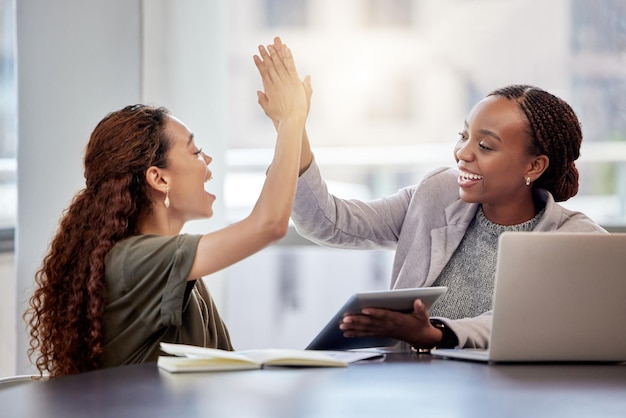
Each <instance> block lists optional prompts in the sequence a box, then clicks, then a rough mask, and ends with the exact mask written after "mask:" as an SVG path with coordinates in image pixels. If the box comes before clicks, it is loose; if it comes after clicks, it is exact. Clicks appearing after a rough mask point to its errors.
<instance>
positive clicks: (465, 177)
mask: <svg viewBox="0 0 626 418" xmlns="http://www.w3.org/2000/svg"><path fill="white" fill-rule="evenodd" d="M459 176H460V177H461V178H462V179H463V180H466V181H468V180H481V179H482V178H483V176H480V175H478V174H473V173H468V172H466V171H459Z"/></svg>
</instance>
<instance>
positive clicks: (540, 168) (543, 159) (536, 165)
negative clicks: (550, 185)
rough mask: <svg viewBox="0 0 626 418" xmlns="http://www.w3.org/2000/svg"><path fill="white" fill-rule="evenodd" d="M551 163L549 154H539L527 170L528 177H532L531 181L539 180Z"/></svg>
mask: <svg viewBox="0 0 626 418" xmlns="http://www.w3.org/2000/svg"><path fill="white" fill-rule="evenodd" d="M549 165H550V159H549V158H548V156H547V155H538V156H536V157H534V158H533V160H532V161H531V162H530V164H529V167H528V170H527V171H526V177H530V180H531V181H533V182H534V181H535V180H537V179H538V178H539V177H541V175H542V174H543V172H544V171H546V170H547V169H548V166H549Z"/></svg>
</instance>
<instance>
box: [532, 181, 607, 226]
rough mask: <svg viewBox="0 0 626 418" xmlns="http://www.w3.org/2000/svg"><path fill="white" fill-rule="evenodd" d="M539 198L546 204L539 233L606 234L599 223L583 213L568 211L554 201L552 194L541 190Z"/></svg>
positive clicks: (538, 193)
mask: <svg viewBox="0 0 626 418" xmlns="http://www.w3.org/2000/svg"><path fill="white" fill-rule="evenodd" d="M536 194H537V196H538V197H539V198H540V200H541V201H543V202H544V203H545V207H546V210H545V213H544V216H543V217H542V219H541V221H540V222H539V224H538V225H537V227H536V228H535V230H537V231H559V232H606V230H605V229H604V228H602V227H601V226H600V225H599V224H598V223H596V222H595V221H594V220H593V219H591V218H590V217H589V216H587V215H586V214H584V213H583V212H580V211H576V210H572V209H567V208H566V207H564V206H562V205H561V204H559V203H556V202H555V201H554V198H553V197H552V194H550V192H548V191H546V190H543V189H539V190H537V191H536Z"/></svg>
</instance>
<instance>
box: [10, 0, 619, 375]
mask: <svg viewBox="0 0 626 418" xmlns="http://www.w3.org/2000/svg"><path fill="white" fill-rule="evenodd" d="M0 25H1V26H0V36H1V42H0V48H1V49H0V82H1V84H2V86H1V88H0V96H1V102H0V106H1V107H0V199H1V200H0V238H1V239H0V245H1V246H0V249H1V252H0V299H1V300H0V302H1V303H0V336H2V338H0V376H3V375H8V374H13V373H14V372H15V371H23V370H24V369H27V368H28V366H27V361H26V358H25V354H24V351H25V348H26V337H25V334H24V325H23V323H22V321H21V318H20V316H21V313H22V312H23V310H24V309H25V300H26V299H27V297H28V294H29V292H30V291H32V276H33V274H34V272H35V270H36V269H37V268H38V267H39V263H40V262H41V258H42V257H43V254H44V253H45V250H46V248H47V243H48V241H49V239H50V237H51V236H52V234H53V233H54V231H55V229H56V223H57V221H58V218H59V216H60V215H61V211H62V210H63V209H64V208H65V207H66V206H67V204H68V203H69V200H70V199H71V196H72V195H73V194H74V193H75V192H76V191H77V190H78V189H80V188H81V187H82V185H83V183H82V161H81V158H82V152H83V150H84V146H85V144H86V141H87V139H88V135H89V133H90V132H91V130H92V129H93V127H95V124H96V123H97V122H98V121H99V120H100V119H101V118H102V116H104V114H106V113H107V112H109V111H111V110H113V109H116V108H119V107H122V106H123V105H125V104H128V103H132V102H147V103H153V104H158V105H164V106H166V107H169V108H170V109H171V110H172V111H173V113H175V114H176V115H177V116H179V117H180V118H181V119H183V120H184V121H185V122H186V123H187V124H188V125H189V126H190V129H191V130H192V131H195V133H196V137H197V138H199V140H198V142H199V144H200V145H201V146H202V147H203V149H204V150H205V151H206V152H207V153H208V154H210V155H212V156H213V158H214V163H213V165H212V168H213V172H214V177H215V180H214V181H213V182H212V183H210V184H209V186H208V187H209V188H211V189H212V190H211V191H212V192H216V193H217V194H218V202H217V207H216V216H215V218H214V219H212V220H210V221H203V222H195V223H192V224H190V225H189V227H188V229H187V230H188V231H189V232H202V231H206V230H208V229H213V228H218V227H220V226H222V225H224V224H226V223H228V222H231V221H234V220H238V219H240V218H242V217H244V216H246V215H247V214H248V213H249V211H250V209H251V207H252V205H253V204H254V201H255V200H256V197H257V196H258V193H259V191H260V188H261V184H262V182H263V179H264V173H265V170H266V168H267V165H268V164H269V161H270V159H271V154H272V149H273V139H274V131H273V127H272V125H271V123H270V122H269V121H268V120H267V118H266V117H265V115H264V114H263V112H262V111H261V110H260V108H259V107H258V104H257V103H256V90H258V89H260V88H261V86H260V81H259V76H258V73H257V70H256V68H255V67H254V65H253V62H252V55H253V54H255V53H257V50H256V46H257V45H258V44H259V43H269V42H271V40H272V38H273V37H274V36H276V35H279V36H281V37H282V38H283V40H284V41H285V42H287V43H288V45H289V46H290V47H291V48H292V50H293V52H294V55H295V57H296V62H297V64H298V67H299V70H300V73H301V74H302V75H305V74H310V75H311V76H312V82H313V89H314V94H313V100H312V110H311V113H310V116H309V121H308V131H309V135H310V137H311V141H312V145H313V147H314V152H315V155H316V158H317V160H318V162H319V164H320V165H321V168H322V171H323V173H324V175H325V177H326V179H327V181H328V182H329V187H330V189H331V191H333V192H335V193H336V194H338V195H340V196H342V197H355V198H361V199H368V198H374V197H379V196H381V195H384V194H388V193H393V192H395V191H396V190H397V189H398V188H400V187H403V186H406V185H409V184H413V183H416V182H418V181H419V180H420V178H421V177H422V176H423V175H424V173H425V172H427V171H428V170H430V169H432V168H434V167H437V166H441V165H451V164H453V162H454V161H453V158H452V147H453V145H454V143H455V141H456V139H457V132H458V131H459V130H460V128H461V127H462V123H463V120H464V118H465V116H466V114H467V112H468V111H469V109H470V108H471V106H472V105H473V104H474V103H475V102H477V101H478V100H480V99H481V98H482V97H484V96H485V95H486V94H488V93H489V92H490V91H491V90H493V89H495V88H498V87H502V86H504V85H507V84H513V83H523V84H534V85H537V86H540V87H542V88H544V89H546V90H548V91H551V92H553V93H555V94H557V95H559V96H561V97H562V98H564V99H565V100H566V101H568V102H569V103H570V104H571V105H572V107H573V108H574V110H575V111H576V112H577V114H578V116H579V118H580V120H581V121H582V124H583V131H584V138H585V139H584V142H583V147H582V156H581V158H580V159H579V163H578V167H579V170H580V173H581V185H580V191H579V195H578V196H576V197H575V198H572V199H571V200H570V201H568V202H565V203H564V205H565V206H567V207H570V208H572V209H578V210H582V211H584V212H586V213H587V214H588V215H590V216H591V217H592V218H594V219H595V220H596V221H598V222H600V223H601V224H603V225H605V226H607V227H609V228H612V229H614V230H620V229H621V228H623V227H624V225H626V1H623V0H597V1H593V2H590V1H586V0H551V1H543V0H342V1H333V0H211V1H210V2H209V1H203V0H195V1H194V0H183V1H173V0H134V1H128V0H107V1H103V0H90V1H80V0H52V1H50V0H17V1H16V0H0ZM18 63H19V65H18ZM18 150H19V152H18ZM392 257H393V254H392V253H391V252H385V251H368V252H359V251H346V250H334V249H324V248H321V247H317V246H314V245H311V244H310V243H308V241H306V240H304V239H302V238H300V237H298V236H297V234H295V232H293V231H291V232H290V234H289V236H288V237H287V238H285V239H284V240H283V241H281V242H280V243H279V244H278V245H275V246H273V247H270V248H268V249H266V250H264V251H262V252H261V253H259V254H257V255H254V256H252V257H250V258H249V259H247V260H245V261H243V262H242V263H239V264H237V265H235V266H233V267H231V268H228V269H227V270H225V271H223V272H221V273H219V274H216V275H215V276H214V277H208V278H206V281H207V283H208V285H209V287H210V288H211V290H212V291H213V293H214V296H215V298H216V301H217V303H218V305H219V306H220V309H221V311H222V312H223V315H224V318H225V320H226V322H227V324H228V326H229V328H230V330H231V334H232V337H233V342H234V343H235V346H236V348H238V349H245V348H257V347H293V348H303V347H304V346H306V344H307V343H308V342H309V341H310V339H311V338H313V336H314V335H315V334H316V333H317V331H319V329H320V328H321V327H322V326H323V325H324V323H325V322H326V321H327V320H328V319H329V318H330V316H331V315H332V314H333V313H334V312H335V311H336V310H337V309H338V308H339V307H340V306H341V304H342V303H343V302H344V301H345V299H346V298H347V297H348V296H349V295H350V294H351V293H353V292H355V291H363V290H373V289H384V288H386V287H387V286H388V281H389V274H390V265H391V260H392Z"/></svg>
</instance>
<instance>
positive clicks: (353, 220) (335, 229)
mask: <svg viewBox="0 0 626 418" xmlns="http://www.w3.org/2000/svg"><path fill="white" fill-rule="evenodd" d="M410 190H411V189H410V188H407V189H402V190H400V191H399V192H398V193H396V194H393V195H390V196H387V197H384V198H382V199H377V200H372V201H368V202H363V201H359V200H345V199H340V198H338V197H336V196H333V195H332V194H330V193H328V189H327V186H326V183H325V182H324V180H323V179H322V177H321V174H320V171H319V167H318V166H317V164H316V162H315V161H313V162H312V163H311V166H310V167H309V168H308V169H307V171H305V172H304V173H303V174H302V175H301V176H300V178H299V179H298V189H297V192H296V198H295V202H294V206H293V210H292V213H291V218H292V220H293V222H294V224H295V226H296V230H297V231H298V233H299V234H300V235H302V236H304V237H306V238H307V239H309V240H311V241H313V242H315V243H317V244H321V245H325V246H329V247H340V248H358V249H393V248H395V246H396V244H397V241H398V237H399V235H400V231H401V229H402V224H403V222H404V217H405V215H406V211H407V208H408V205H409V202H410V200H411V192H410Z"/></svg>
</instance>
